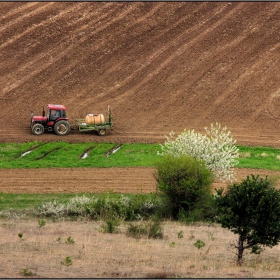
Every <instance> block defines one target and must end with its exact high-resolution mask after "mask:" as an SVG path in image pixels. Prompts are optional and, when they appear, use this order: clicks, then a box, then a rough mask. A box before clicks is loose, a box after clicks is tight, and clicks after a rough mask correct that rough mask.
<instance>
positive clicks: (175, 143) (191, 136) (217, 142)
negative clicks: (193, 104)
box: [158, 123, 239, 181]
mask: <svg viewBox="0 0 280 280" xmlns="http://www.w3.org/2000/svg"><path fill="white" fill-rule="evenodd" d="M204 129H205V131H206V135H203V134H200V133H197V132H195V131H194V130H186V129H185V130H184V131H183V132H182V133H181V134H180V135H178V136H177V138H175V139H174V135H175V133H174V132H173V131H171V132H170V134H169V137H168V136H166V139H167V140H166V142H165V143H164V145H161V149H162V152H158V154H160V155H167V154H170V155H173V156H181V155H188V156H192V157H194V158H196V159H201V160H203V161H204V162H205V164H206V167H207V168H208V169H209V170H210V171H211V172H213V173H214V174H215V176H216V178H219V179H220V180H221V181H225V180H233V179H234V169H233V167H234V166H235V165H236V164H238V160H237V158H238V157H239V152H238V151H239V150H238V148H237V147H236V146H235V142H236V141H235V140H233V138H232V137H231V132H230V131H227V128H226V127H224V128H221V125H220V124H219V123H216V125H213V124H211V127H210V129H208V128H207V127H205V128H204Z"/></svg>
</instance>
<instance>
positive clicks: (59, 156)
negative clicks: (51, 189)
mask: <svg viewBox="0 0 280 280" xmlns="http://www.w3.org/2000/svg"><path fill="white" fill-rule="evenodd" d="M238 148H239V154H240V157H239V164H238V165H237V166H236V167H238V168H259V169H268V170H280V149H277V148H269V147H245V146H238ZM158 151H161V148H160V145H159V144H136V143H135V144H123V145H120V144H117V143H79V144H73V143H67V142H50V143H42V142H28V143H21V144H16V143H1V144H0V168H47V167H62V168H63V167H73V168H75V167H132V166H142V167H150V166H154V164H155V161H156V160H158V159H159V155H157V152H158Z"/></svg>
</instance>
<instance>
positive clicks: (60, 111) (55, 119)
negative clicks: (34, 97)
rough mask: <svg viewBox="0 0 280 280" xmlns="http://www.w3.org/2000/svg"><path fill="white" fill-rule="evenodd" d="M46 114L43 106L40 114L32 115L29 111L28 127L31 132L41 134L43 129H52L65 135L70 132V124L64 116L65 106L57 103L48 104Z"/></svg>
mask: <svg viewBox="0 0 280 280" xmlns="http://www.w3.org/2000/svg"><path fill="white" fill-rule="evenodd" d="M47 107H48V112H47V115H46V113H45V110H44V108H43V112H42V116H34V114H33V112H31V122H30V127H31V129H32V133H33V134H35V135H41V134H43V133H44V131H45V129H47V130H48V131H54V132H55V133H56V134H58V135H67V134H68V133H69V132H70V125H69V123H68V118H67V117H66V107H65V106H64V105H58V104H48V106H47Z"/></svg>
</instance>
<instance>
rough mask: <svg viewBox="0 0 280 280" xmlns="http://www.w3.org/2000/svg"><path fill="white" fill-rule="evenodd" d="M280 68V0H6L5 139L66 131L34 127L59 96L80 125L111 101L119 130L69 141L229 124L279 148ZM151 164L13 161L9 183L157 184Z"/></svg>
mask: <svg viewBox="0 0 280 280" xmlns="http://www.w3.org/2000/svg"><path fill="white" fill-rule="evenodd" d="M279 65H280V3H279V2H1V3H0V102H1V103H0V104H1V109H0V118H1V121H0V141H1V142H10V141H13V142H26V141H34V140H41V141H57V140H62V138H60V137H58V136H56V135H54V134H53V133H45V134H44V135H43V136H41V137H36V136H34V135H32V134H31V131H30V129H29V121H30V111H31V110H34V112H35V114H36V115H39V114H41V111H42V107H43V106H45V108H46V105H47V104H48V103H55V104H64V105H65V106H66V107H67V112H68V117H69V120H70V123H71V124H74V123H75V120H76V119H77V118H84V117H85V116H86V114H88V113H103V114H106V110H107V105H108V104H109V105H110V106H111V109H112V113H113V116H114V124H115V126H114V130H113V131H112V132H111V133H110V134H109V135H107V136H106V137H105V138H104V137H100V136H98V135H96V134H90V133H85V134H83V133H79V132H75V131H71V133H70V134H69V135H68V136H66V137H64V138H63V140H64V141H69V142H88V141H96V142H97V141H106V142H118V143H124V142H145V143H155V142H163V141H164V140H165V138H164V135H167V134H168V133H169V132H170V131H171V130H174V131H175V132H177V133H179V132H181V131H182V130H183V129H184V128H188V129H195V130H196V131H199V132H203V131H204V127H205V126H209V125H210V123H213V122H219V123H221V124H222V125H226V126H227V127H228V129H229V130H230V131H231V132H232V134H233V137H234V138H235V139H236V140H237V143H238V144H245V145H259V146H265V145H269V146H273V147H280V135H279V119H280V111H279V109H278V108H279V105H280V73H279ZM150 172H151V170H150V169H147V170H146V169H141V168H139V169H137V170H134V169H129V172H128V170H119V169H110V170H106V171H104V170H95V169H89V170H83V169H79V170H72V169H71V170H68V169H66V170H52V171H51V172H50V171H46V172H44V171H42V170H40V172H39V171H38V170H17V172H16V173H15V172H14V173H13V172H12V171H9V172H8V171H6V170H4V171H3V170H2V171H1V191H2V190H4V189H5V188H6V189H5V190H7V188H9V190H13V191H16V190H22V191H28V186H30V191H32V192H33V191H34V192H44V191H46V192H49V191H51V192H52V191H53V190H52V189H51V185H52V184H53V182H56V184H58V186H57V188H56V189H55V191H58V190H61V191H62V192H65V191H69V192H73V191H77V190H78V186H79V191H85V192H87V191H94V192H95V191H96V192H97V191H100V190H99V189H98V188H99V186H100V187H101V188H102V190H103V189H115V190H116V191H123V190H127V189H126V187H127V188H130V187H132V188H134V187H133V186H135V188H134V189H135V190H136V189H137V190H139V189H141V188H142V189H143V190H145V191H147V190H150V189H151V190H153V189H154V181H153V179H152V177H151V173H150ZM42 173H46V174H48V175H41V174H42ZM78 173H79V174H78ZM81 173H83V174H82V175H83V176H80V174H81ZM130 173H132V174H133V175H135V177H133V179H132V180H130V181H131V182H134V183H133V184H134V185H133V186H132V185H130V182H129V179H128V178H129V176H130V175H129V174H130ZM15 174H16V175H15ZM38 174H40V175H38ZM71 174H73V175H71ZM98 174H100V175H98ZM246 175H247V174H246ZM15 176H17V179H15ZM25 177H27V178H28V179H25ZM59 178H61V179H59ZM81 178H82V179H81ZM126 182H129V183H127V184H126ZM63 184H65V185H63Z"/></svg>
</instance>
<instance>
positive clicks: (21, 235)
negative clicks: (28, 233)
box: [18, 232, 23, 240]
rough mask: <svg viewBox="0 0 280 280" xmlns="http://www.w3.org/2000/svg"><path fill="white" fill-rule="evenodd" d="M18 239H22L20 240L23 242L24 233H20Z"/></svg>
mask: <svg viewBox="0 0 280 280" xmlns="http://www.w3.org/2000/svg"><path fill="white" fill-rule="evenodd" d="M18 237H19V238H20V240H23V239H22V237H23V233H22V232H19V233H18Z"/></svg>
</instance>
